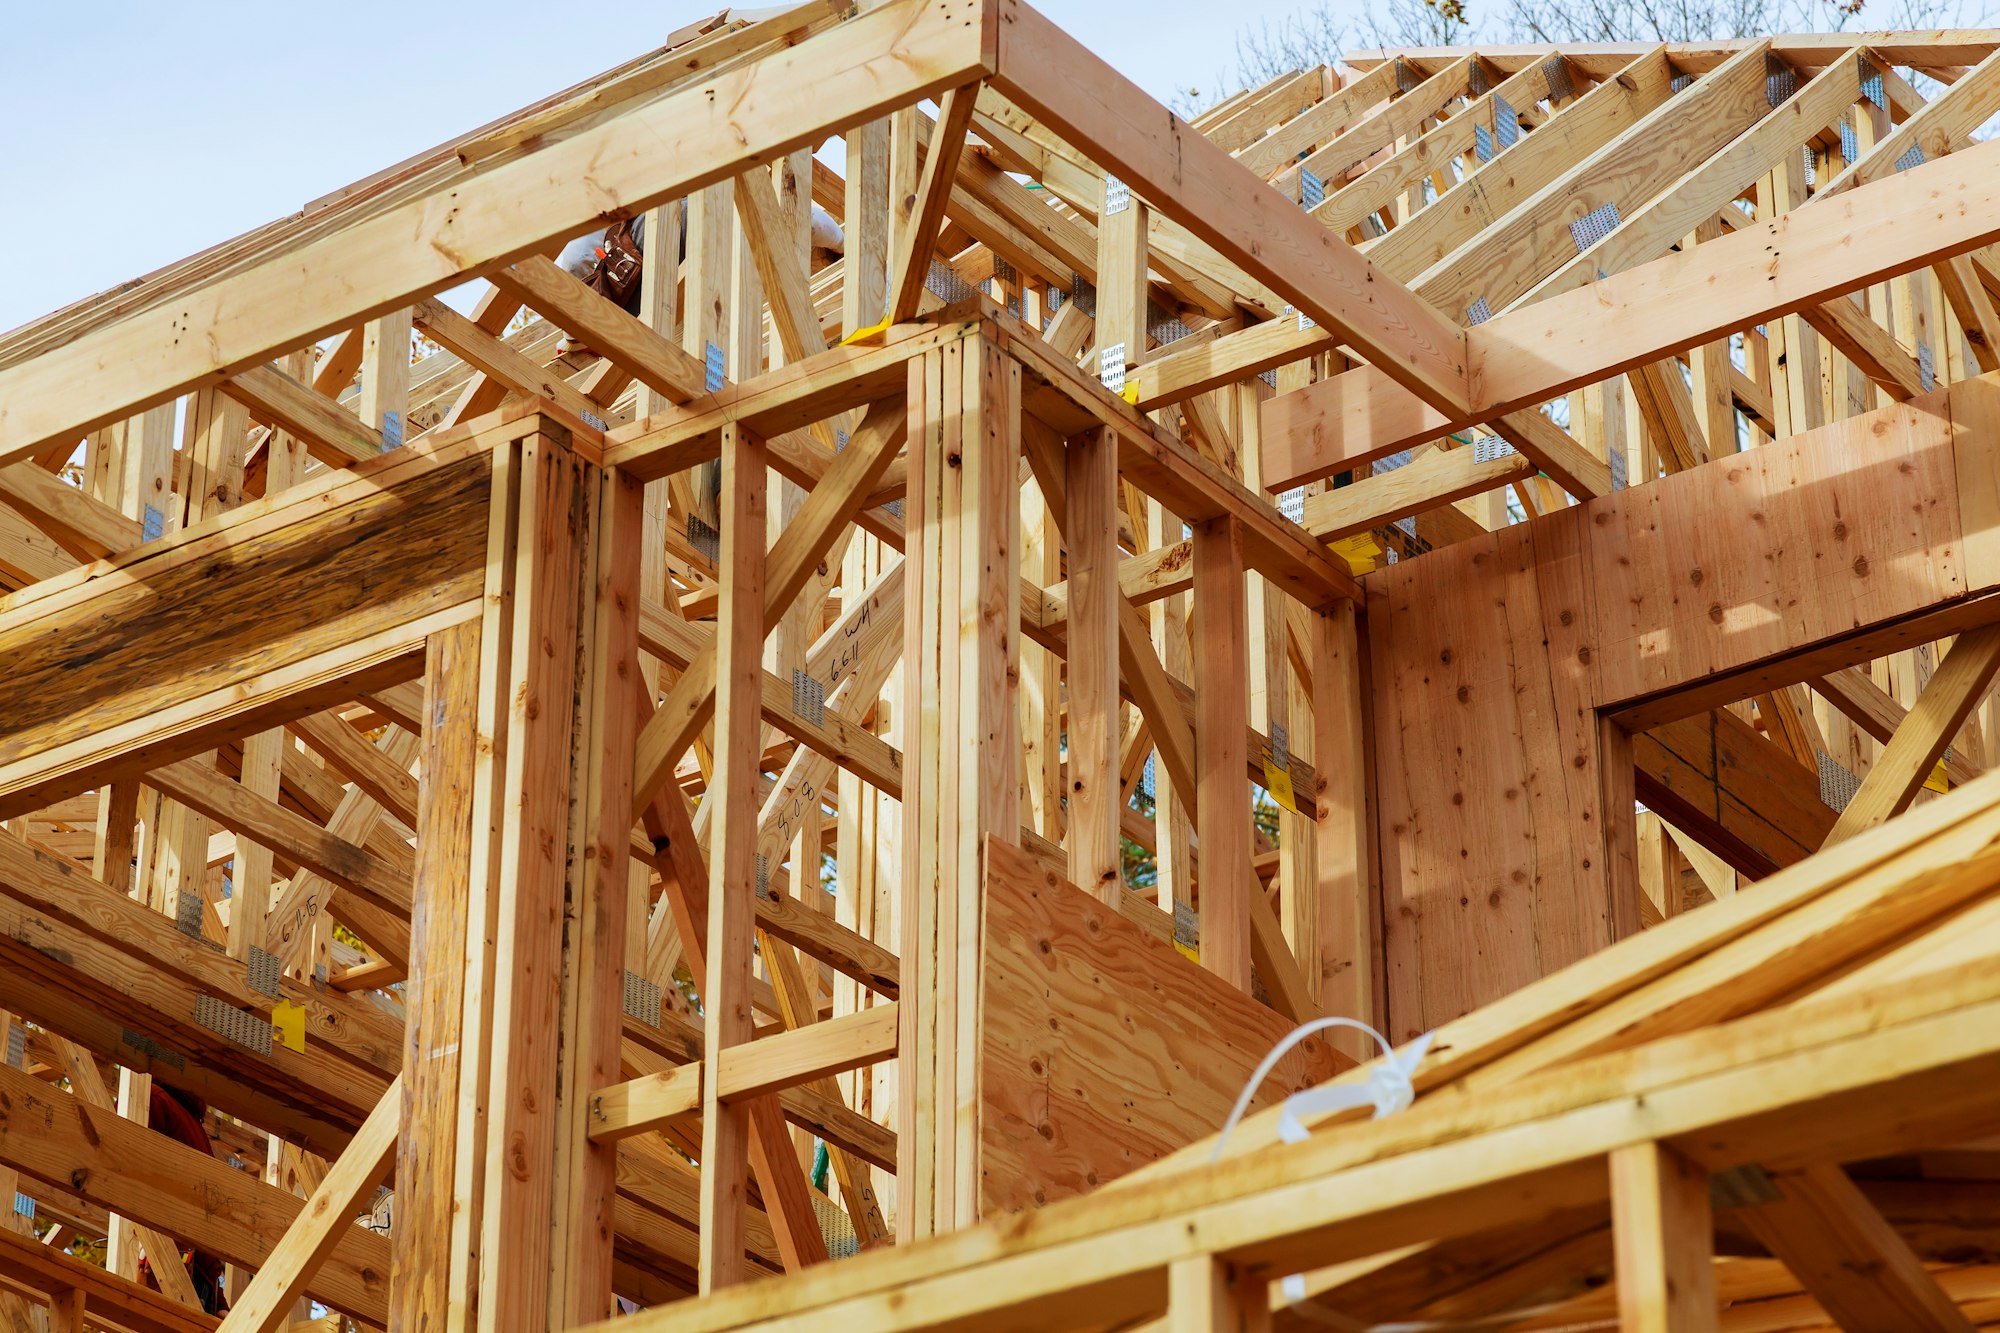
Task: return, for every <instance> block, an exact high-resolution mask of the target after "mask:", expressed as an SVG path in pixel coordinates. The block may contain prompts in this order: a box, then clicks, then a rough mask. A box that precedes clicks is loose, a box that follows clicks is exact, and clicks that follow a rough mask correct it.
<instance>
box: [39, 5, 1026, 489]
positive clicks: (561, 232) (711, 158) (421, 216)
mask: <svg viewBox="0 0 2000 1333" xmlns="http://www.w3.org/2000/svg"><path fill="white" fill-rule="evenodd" d="M996 17H997V15H995V14H992V13H988V14H986V15H983V16H982V19H983V21H977V22H973V23H967V22H966V21H965V17H964V12H963V10H962V9H961V8H960V7H957V6H954V5H948V4H944V3H942V2H941V0H892V3H890V4H888V5H885V6H883V7H882V8H880V9H877V10H871V11H869V12H868V13H866V14H863V15H861V16H860V17H859V18H858V19H856V20H855V21H853V22H851V23H845V24H841V25H839V26H838V27H836V28H835V29H833V30H831V31H829V32H825V33H822V34H820V35H819V36H817V37H814V38H812V39H810V40H808V41H806V42H802V43H800V44H799V45H798V46H796V47H792V48H789V49H786V50H779V51H774V52H773V53H772V54H770V55H769V56H768V57H766V58H765V59H763V60H760V61H758V62H756V63H754V64H750V65H745V66H742V67H740V68H737V69H733V70H729V71H726V72H723V73H721V74H718V75H717V76H716V77H715V78H714V79H712V80H709V81H707V82H704V83H703V84H702V85H701V86H698V87H690V88H685V89H680V90H676V91H674V92H670V93H667V94H666V95H664V96H662V97H660V98H658V99H657V100H654V101H651V102H647V103H644V104H642V105H640V106H638V107H635V108H633V109H631V110H629V111H626V112H624V113H623V114H620V115H617V116H614V117H612V118H610V119H609V120H607V121H605V122H603V123H601V124H597V125H593V126H591V127H589V128H587V129H583V130H580V131H578V132H577V133H576V134H574V135H572V136H570V137H568V138H564V139H561V140H559V141H557V142H555V143H552V144H550V145H548V146H546V147H544V148H542V149H540V150H538V151H535V152H531V153H528V154H525V155H524V156H522V157H520V158H518V159H515V160H513V161H509V162H503V163H500V164H498V165H494V166H490V167H488V168H486V169H484V170H482V171H480V172H479V173H478V174H477V175H473V176H466V177H463V178H454V179H453V180H452V181H450V182H449V183H446V184H444V185H442V186H440V187H439V188H438V189H437V190H434V191H430V192H426V193H424V194H421V195H418V196H416V197H415V198H412V199H409V200H407V201H406V202H403V203H400V204H396V205H394V206H391V207H388V208H386V209H385V210H384V211H382V212H380V213H378V214H376V215H375V216H373V217H371V218H369V219H368V220H366V221H363V222H357V223H355V224H353V225H352V226H349V227H347V228H345V229H343V230H340V231H338V232H336V233H334V234H332V235H330V236H326V237H322V238H320V239H318V240H315V241H313V242H311V243H309V244H307V245H305V246H303V247H302V248H299V249H296V250H291V251H288V252H286V253H284V254H281V255H278V256H274V257H271V258H268V259H265V260H263V261H262V262H259V263H254V264H251V265H250V266H248V267H247V268H243V269H239V270H235V271H232V272H230V273H227V274H226V275H224V276H221V277H218V278H217V279H215V280H214V281H212V282H210V283H208V284H206V285H205V286H203V287H202V288H200V289H199V293H198V295H189V296H188V297H186V298H184V299H182V300H176V301H172V302H169V303H165V304H162V305H159V306H155V307H152V308H149V309H146V310H143V311H140V312H138V313H136V314H133V315H131V316H129V317H127V318H125V319H123V320H120V321H118V322H116V323H113V324H111V325H108V326H106V327H104V328H100V329H97V330H95V331H93V332H90V333H87V334H85V335H83V336H82V337H79V338H77V339H76V340H75V341H73V342H70V343H66V344H64V345H62V346H60V347H58V348H54V349H52V350H50V351H48V352H45V353H43V354H42V355H40V356H37V357H35V358H32V359H31V360H27V361H24V362H21V363H18V364H15V365H11V366H8V367H6V368H5V369H4V370H0V405H4V406H0V463H9V462H14V461H17V460H19V459H22V458H26V457H31V456H33V455H35V454H37V453H39V452H41V451H42V450H44V449H46V448H48V447H49V446H51V445H53V444H58V443H66V442H71V441H74V440H77V439H81V438H82V436H83V434H84V433H85V432H87V431H90V430H92V429H95V428H96V427H98V426H102V425H108V424H110V423H111V422H114V421H122V420H124V419H125V418H127V417H129V416H131V415H133V414H134V413H136V412H139V411H141V410H143V409H145V408H147V407H150V406H151V405H153V404H154V403H160V402H165V401H167V400H168V399H169V398H171V397H173V396H174V395H176V394H179V393H182V392H185V391H186V390H188V389H190V388H194V387H198V386H201V385H204V384H213V383H215V382H217V381H218V380H220V379H223V378H226V377H227V376H230V375H233V374H237V373H239V372H241V371H244V370H248V369H250V368H251V367H253V366H256V365H259V364H262V363H263V362H264V361H267V360H269V359H270V358H271V357H272V356H275V355H278V354H280V353H282V352H285V351H287V350H289V349H291V348H294V347H300V346H303V345H305V344H306V343H308V342H311V341H313V340H314V339H316V338H319V337H323V336H325V335H327V334H330V333H337V332H340V331H342V330H344V329H346V328H349V327H351V326H352V325H353V323H354V321H355V320H356V319H357V318H359V317H365V316H372V315H376V314H379V313H381V312H383V311H388V310H393V309H395V308H397V307H398V306H402V305H407V304H408V303H409V302H410V301H411V300H413V299H415V298H418V297H422V296H429V295H434V294H436V293H437V292H440V291H442V290H444V289H445V288H447V287H450V286H452V285H454V284H455V283H457V282H458V281H459V280H460V279H461V278H462V277H463V276H465V275H466V274H469V273H473V272H477V271H479V270H482V269H485V268H488V267H489V266H491V265H494V264H504V263H509V262H512V261H513V260H515V259H518V258H520V257H522V256H525V255H527V254H530V253H532V252H534V251H536V250H538V249H540V248H541V247H542V246H544V245H546V244H548V243H550V242H553V241H560V240H563V239H565V238H567V237H569V236H573V235H575V234H576V233H577V232H579V231H581V230H582V229H584V228H585V227H587V226H589V225H590V224H591V223H592V222H594V221H597V220H598V219H600V218H601V217H602V215H603V214H604V213H605V212H606V211H607V210H608V209H616V210H624V211H637V210H640V209H644V208H648V207H651V206H652V205H654V204H657V203H664V202H666V201H667V200H670V199H676V198H679V197H681V196H683V195H685V194H687V193H689V192H690V191H693V190H697V189H699V188H701V187H702V186H705V185H709V184H712V183H714V182H717V181H723V180H726V179H728V178H729V177H730V176H732V175H734V174H736V172H738V171H739V170H741V164H742V163H743V162H744V161H745V160H748V159H754V158H759V157H766V158H768V157H770V156H775V155H778V154H782V153H784V152H787V151H789V150H791V149H792V148H795V147H800V146H803V145H806V144H810V143H813V142H815V141H816V140H817V139H818V138H820V137H821V136H822V135H823V134H824V133H825V132H826V131H828V130H831V129H837V128H840V127H842V126H845V125H849V124H853V123H855V122H857V121H859V120H863V119H866V118H867V117H868V116H870V115H874V114H879V113H881V112H884V111H887V110H888V109H890V108H892V107H895V106H899V105H902V104H904V103H907V102H910V101H913V100H916V99H918V98H922V97H928V96H930V95H932V94H934V93H937V92H941V91H943V90H944V89H946V88H950V87H955V86H957V85H959V84H962V83H964V82H965V81H966V80H967V79H969V78H973V77H977V76H979V75H981V74H984V73H986V72H987V71H988V70H989V69H990V67H991V64H992V59H993V48H994V45H995V41H996V39H995V36H994V32H993V28H992V26H991V25H992V22H993V20H994V18H996ZM753 104H754V106H755V107H756V112H755V114H753V115H747V116H746V114H745V111H744V108H745V107H747V106H751V105H753ZM552 180H553V181H563V182H569V184H567V185H566V186H564V187H562V188H551V187H550V185H549V182H550V181H552ZM191 303H193V306H194V307H195V308H199V309H200V310H202V311H204V312H205V315H204V317H203V319H202V321H201V323H202V326H203V336H201V337H199V338H189V337H184V336H180V335H181V332H182V328H183V321H185V320H186V319H187V318H188V315H187V313H186V312H187V311H188V310H189V309H190V308H191ZM107 367H109V368H112V371H111V373H102V372H103V371H104V368H107ZM84 384H88V385H90V386H91V388H90V392H89V393H87V394H84V393H79V392H78V386H79V385H84ZM86 401H87V402H88V404H89V406H88V407H84V406H81V404H83V403H84V402H86Z"/></svg>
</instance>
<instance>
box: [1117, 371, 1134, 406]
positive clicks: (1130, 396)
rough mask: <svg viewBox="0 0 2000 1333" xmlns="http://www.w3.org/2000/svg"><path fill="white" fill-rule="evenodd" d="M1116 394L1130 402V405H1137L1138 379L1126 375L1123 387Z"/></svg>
mask: <svg viewBox="0 0 2000 1333" xmlns="http://www.w3.org/2000/svg"><path fill="white" fill-rule="evenodd" d="M1118 396H1119V397H1120V398H1123V399H1124V400H1125V401H1126V402H1128V403H1130V404H1132V406H1134V407H1137V406H1138V405H1139V381H1138V380H1136V379H1133V378H1130V377H1127V379H1126V381H1125V387H1124V388H1123V389H1120V390H1119V391H1118Z"/></svg>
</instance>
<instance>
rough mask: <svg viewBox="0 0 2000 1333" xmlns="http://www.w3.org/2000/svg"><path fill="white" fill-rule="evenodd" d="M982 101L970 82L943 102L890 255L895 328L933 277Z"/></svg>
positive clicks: (914, 310)
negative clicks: (936, 248)
mask: <svg viewBox="0 0 2000 1333" xmlns="http://www.w3.org/2000/svg"><path fill="white" fill-rule="evenodd" d="M978 97H979V85H978V84H977V83H969V84H962V85H960V86H959V87H956V88H953V89H952V90H951V91H950V92H948V93H946V94H945V95H944V96H943V97H942V98H941V99H939V102H938V120H937V125H936V126H935V127H934V128H933V129H932V130H931V136H930V140H931V146H930V152H929V153H928V154H926V155H925V157H924V165H923V175H922V176H921V178H919V180H918V182H917V197H916V199H915V201H914V202H913V203H912V204H911V205H910V206H909V209H910V213H909V217H908V219H907V220H906V221H905V222H904V223H903V224H902V226H901V227H900V228H899V229H898V230H897V232H896V237H895V246H894V248H893V250H892V252H891V254H890V263H889V273H890V280H889V322H890V323H891V324H901V323H904V322H905V321H907V320H911V319H914V318H916V315H917V311H918V308H919V306H920V304H921V302H922V300H923V296H924V280H925V279H926V278H928V277H929V276H930V267H931V250H932V247H933V245H934V244H935V242H936V241H937V234H938V227H939V226H940V225H941V224H942V223H943V222H944V210H945V204H946V201H947V200H948V199H949V198H950V195H951V186H952V181H953V180H954V179H955V178H956V177H957V175H958V159H959V154H960V153H961V152H962V151H963V150H964V148H965V131H966V129H967V128H968V127H969V126H970V125H971V124H972V109H973V106H974V105H975V104H976V103H977V101H978ZM849 332H850V333H852V332H853V330H852V329H850V330H849Z"/></svg>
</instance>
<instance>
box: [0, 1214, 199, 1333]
mask: <svg viewBox="0 0 2000 1333" xmlns="http://www.w3.org/2000/svg"><path fill="white" fill-rule="evenodd" d="M0 1276H5V1277H6V1278H8V1279H9V1280H10V1281H13V1282H18V1283H21V1284H23V1285H25V1286H27V1287H30V1288H32V1289H35V1290H39V1291H42V1292H44V1293H47V1294H48V1295H49V1296H51V1297H57V1296H59V1295H60V1294H61V1293H62V1292H63V1291H64V1290H67V1291H68V1292H69V1296H68V1298H67V1299H68V1301H69V1303H70V1304H71V1305H73V1306H74V1307H76V1312H77V1316H78V1317H77V1320H76V1323H75V1324H74V1326H73V1327H74V1329H75V1333H83V1329H84V1323H83V1317H84V1316H85V1315H88V1316H90V1317H91V1318H92V1319H93V1320H95V1319H96V1318H97V1317H99V1316H101V1317H102V1318H103V1319H104V1321H105V1322H106V1323H109V1324H112V1325H115V1326H116V1327H117V1328H120V1329H129V1330H130V1331H131V1333H210V1331H211V1330H213V1329H214V1328H215V1326H216V1322H217V1321H216V1320H215V1318H214V1317H213V1316H211V1315H205V1314H203V1313H201V1311H200V1310H199V1309H194V1310H190V1309H188V1308H187V1307H186V1306H182V1305H176V1304H175V1303H174V1302H173V1301H171V1300H169V1299H168V1298H167V1297H165V1296H162V1295H161V1294H160V1293H159V1292H157V1291H152V1290H150V1289H148V1288H146V1287H143V1286H140V1285H139V1284H138V1283H137V1282H133V1281H131V1280H129V1279H127V1278H121V1277H118V1276H116V1275H115V1274H112V1273H107V1272H105V1271H104V1270H103V1269H102V1268H99V1267H98V1266H97V1265H96V1264H92V1263H86V1262H85V1261H83V1260H82V1259H78V1258H75V1257H74V1256H72V1255H70V1254H69V1253H68V1252H67V1251H66V1250H64V1249H63V1248H61V1247H59V1246H56V1245H49V1244H45V1243H43V1242H41V1241H37V1240H36V1239H35V1238H34V1237H33V1236H23V1235H21V1234H20V1233H19V1232H16V1231H12V1230H9V1229H8V1228H6V1227H0ZM103 1326H104V1324H99V1327H103ZM54 1327H55V1329H56V1330H57V1333H66V1331H65V1330H62V1326H61V1324H60V1323H58V1324H56V1325H55V1326H54Z"/></svg>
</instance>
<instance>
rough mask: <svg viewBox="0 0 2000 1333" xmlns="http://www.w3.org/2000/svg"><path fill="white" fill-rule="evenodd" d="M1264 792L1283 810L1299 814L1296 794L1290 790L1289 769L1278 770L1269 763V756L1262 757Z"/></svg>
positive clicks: (1290, 777) (1274, 765)
mask: <svg viewBox="0 0 2000 1333" xmlns="http://www.w3.org/2000/svg"><path fill="white" fill-rule="evenodd" d="M1264 790H1265V791H1267V792H1270V793H1271V799H1272V800H1274V801H1276V802H1277V803H1278V804H1279V805H1282V806H1284V807H1285V809H1287V810H1289V811H1291V812H1292V813H1293V814H1297V813H1298V812H1299V798H1298V793H1296V792H1294V791H1293V790H1292V771H1291V769H1289V768H1279V767H1278V766H1277V765H1276V764H1274V763H1272V762H1271V757H1270V756H1269V755H1266V756H1264Z"/></svg>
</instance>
